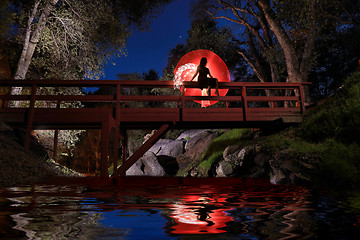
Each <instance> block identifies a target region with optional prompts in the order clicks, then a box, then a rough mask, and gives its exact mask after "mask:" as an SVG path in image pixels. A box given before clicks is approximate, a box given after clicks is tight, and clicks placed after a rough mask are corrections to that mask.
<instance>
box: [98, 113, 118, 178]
mask: <svg viewBox="0 0 360 240" xmlns="http://www.w3.org/2000/svg"><path fill="white" fill-rule="evenodd" d="M112 128H115V129H116V127H115V121H114V118H113V117H112V116H111V115H108V116H104V119H103V121H102V123H101V163H100V176H101V177H109V171H108V159H109V140H110V139H109V138H110V133H111V130H112ZM115 149H116V150H117V148H115ZM114 157H115V156H114Z"/></svg>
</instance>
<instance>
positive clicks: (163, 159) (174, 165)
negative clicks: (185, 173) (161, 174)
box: [157, 155, 179, 176]
mask: <svg viewBox="0 0 360 240" xmlns="http://www.w3.org/2000/svg"><path fill="white" fill-rule="evenodd" d="M157 159H158V162H159V163H160V165H161V166H162V167H163V168H164V170H165V173H166V175H168V176H175V175H176V173H177V172H178V171H179V164H178V162H177V161H176V158H173V157H169V156H165V155H160V156H157Z"/></svg>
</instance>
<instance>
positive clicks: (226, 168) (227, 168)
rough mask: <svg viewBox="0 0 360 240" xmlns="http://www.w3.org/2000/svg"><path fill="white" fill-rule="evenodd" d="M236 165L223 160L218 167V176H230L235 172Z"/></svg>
mask: <svg viewBox="0 0 360 240" xmlns="http://www.w3.org/2000/svg"><path fill="white" fill-rule="evenodd" d="M234 169H235V166H234V165H233V164H231V163H229V162H227V161H221V162H220V163H219V165H218V167H217V168H216V175H217V177H230V176H232V175H233V173H234Z"/></svg>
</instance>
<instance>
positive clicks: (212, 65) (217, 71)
mask: <svg viewBox="0 0 360 240" xmlns="http://www.w3.org/2000/svg"><path fill="white" fill-rule="evenodd" d="M203 57H206V58H207V64H206V67H207V68H209V70H210V73H211V75H212V76H213V77H214V78H217V79H218V81H219V82H230V73H229V70H228V68H227V66H226V64H225V63H224V61H223V60H222V59H221V58H220V57H219V56H218V55H216V54H215V53H214V52H212V51H209V50H204V49H199V50H195V51H191V52H189V53H187V54H185V55H184V56H183V57H182V58H181V59H180V61H179V62H178V64H177V65H176V68H175V71H174V75H175V79H174V81H175V83H174V84H175V86H177V87H178V86H180V85H181V83H182V82H183V81H190V80H191V78H192V77H193V75H194V73H195V71H196V68H197V66H199V64H200V60H201V58H203ZM193 81H197V77H196V78H195V79H194V80H193ZM227 92H228V89H219V95H220V96H225V95H226V93H227ZM205 93H206V90H204V91H202V90H201V89H200V88H187V89H186V90H185V93H184V94H185V96H207V94H205ZM204 94H205V95H204ZM211 96H215V89H213V88H212V89H211ZM195 102H197V103H200V104H201V105H202V106H203V107H207V106H210V105H212V104H214V103H217V101H195Z"/></svg>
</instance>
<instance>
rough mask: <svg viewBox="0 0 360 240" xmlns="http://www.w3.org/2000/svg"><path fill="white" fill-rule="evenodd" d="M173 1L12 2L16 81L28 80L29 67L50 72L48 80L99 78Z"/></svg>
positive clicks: (55, 0)
mask: <svg viewBox="0 0 360 240" xmlns="http://www.w3.org/2000/svg"><path fill="white" fill-rule="evenodd" d="M170 1H171V0H147V1H140V0H136V1H125V0H99V1H90V0H84V1H69V0H33V1H24V0H13V1H11V2H12V3H13V6H14V8H13V11H14V12H18V13H19V17H18V18H17V21H16V23H17V25H16V26H15V27H14V29H16V30H17V34H16V35H14V36H13V39H16V40H18V41H19V44H20V45H21V46H22V50H21V54H20V57H19V60H18V64H17V68H16V71H15V74H14V79H25V78H26V76H27V73H28V70H29V67H33V68H34V69H35V70H36V69H38V70H39V71H38V72H43V71H44V70H45V74H43V76H40V77H46V78H49V77H61V78H67V79H69V78H82V77H83V76H85V77H90V78H94V77H97V76H99V74H101V69H102V67H103V65H104V63H105V62H106V60H107V59H108V58H109V57H110V56H113V55H119V54H122V51H123V49H124V47H125V44H126V39H127V38H128V37H129V36H130V35H131V32H132V31H134V30H135V29H146V27H147V26H148V25H149V23H150V20H151V18H152V17H154V16H155V15H156V14H157V13H158V11H159V10H160V9H161V7H162V6H163V5H164V4H166V3H168V2H170ZM34 57H35V58H36V59H35V58H34ZM34 59H35V61H34ZM59 69H61V71H60V70H59ZM34 72H36V71H34ZM20 91H21V89H17V90H16V89H13V94H17V93H19V92H20Z"/></svg>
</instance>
